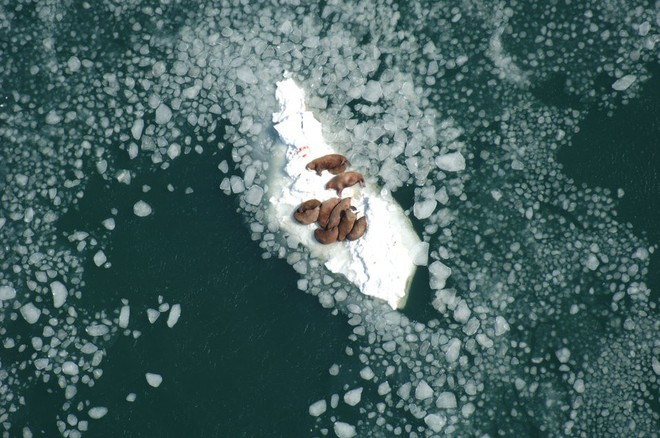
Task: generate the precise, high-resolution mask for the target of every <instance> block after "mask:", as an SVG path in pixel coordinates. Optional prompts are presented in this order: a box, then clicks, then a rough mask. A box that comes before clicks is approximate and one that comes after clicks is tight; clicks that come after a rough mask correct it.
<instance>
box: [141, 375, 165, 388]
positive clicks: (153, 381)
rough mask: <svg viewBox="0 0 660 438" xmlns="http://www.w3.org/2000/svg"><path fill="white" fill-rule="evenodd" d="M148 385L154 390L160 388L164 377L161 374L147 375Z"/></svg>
mask: <svg viewBox="0 0 660 438" xmlns="http://www.w3.org/2000/svg"><path fill="white" fill-rule="evenodd" d="M145 377H146V378H147V383H148V384H149V385H150V386H153V387H154V388H158V387H159V386H160V384H161V383H162V382H163V377H162V376H161V375H160V374H155V373H146V374H145Z"/></svg>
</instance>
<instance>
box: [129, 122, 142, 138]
mask: <svg viewBox="0 0 660 438" xmlns="http://www.w3.org/2000/svg"><path fill="white" fill-rule="evenodd" d="M142 129H144V120H142V119H136V120H135V121H134V122H133V127H132V128H131V135H132V136H133V138H134V139H136V140H139V139H140V137H142Z"/></svg>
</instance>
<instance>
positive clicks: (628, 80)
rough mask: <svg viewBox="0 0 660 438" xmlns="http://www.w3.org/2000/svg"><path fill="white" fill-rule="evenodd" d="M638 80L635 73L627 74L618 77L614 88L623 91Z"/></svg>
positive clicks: (613, 85)
mask: <svg viewBox="0 0 660 438" xmlns="http://www.w3.org/2000/svg"><path fill="white" fill-rule="evenodd" d="M635 80H637V76H635V75H625V76H624V77H622V78H621V79H618V80H617V81H616V82H614V83H613V84H612V89H613V90H616V91H623V90H627V89H628V87H630V86H631V85H632V84H633V82H635Z"/></svg>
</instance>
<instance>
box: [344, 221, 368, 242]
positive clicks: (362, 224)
mask: <svg viewBox="0 0 660 438" xmlns="http://www.w3.org/2000/svg"><path fill="white" fill-rule="evenodd" d="M366 231H367V217H366V216H362V217H361V218H360V219H358V220H356V221H355V224H354V225H353V229H352V230H351V232H350V233H348V234H347V235H346V240H357V239H359V238H360V237H362V235H363V234H364V233H365V232H366Z"/></svg>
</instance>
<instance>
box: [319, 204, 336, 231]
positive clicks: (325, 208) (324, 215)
mask: <svg viewBox="0 0 660 438" xmlns="http://www.w3.org/2000/svg"><path fill="white" fill-rule="evenodd" d="M340 201H341V199H339V198H331V199H328V200H327V201H323V202H322V203H321V207H320V209H319V216H318V221H319V225H320V226H321V227H322V228H325V227H326V226H327V225H328V219H330V214H331V213H332V210H333V209H334V208H335V207H336V206H337V204H339V202H340Z"/></svg>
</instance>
